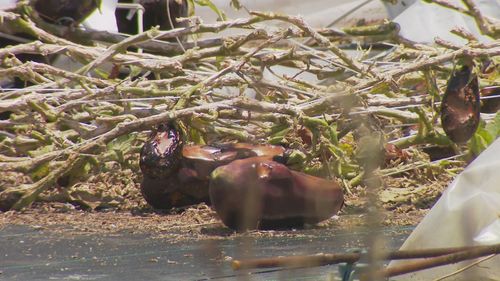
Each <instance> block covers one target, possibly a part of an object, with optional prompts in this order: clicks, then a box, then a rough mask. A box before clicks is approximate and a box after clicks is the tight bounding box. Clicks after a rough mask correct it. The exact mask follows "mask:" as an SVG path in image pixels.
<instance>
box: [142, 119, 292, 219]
mask: <svg viewBox="0 0 500 281" xmlns="http://www.w3.org/2000/svg"><path fill="white" fill-rule="evenodd" d="M284 151H285V150H284V148H282V147H280V146H273V145H253V144H245V143H236V144H220V145H214V146H208V145H203V146H202V145H184V143H183V140H182V138H181V136H180V134H179V133H178V130H177V129H176V128H175V126H174V125H172V124H161V125H159V126H158V128H157V129H156V130H155V131H154V132H153V133H152V134H151V135H150V137H149V138H148V140H147V141H146V143H145V144H144V146H143V147H142V149H141V154H140V161H139V165H140V168H141V171H142V174H143V180H142V183H141V192H142V195H143V197H144V199H146V202H148V204H150V205H151V206H153V207H154V208H157V209H170V208H172V207H184V206H188V205H193V204H197V203H201V202H206V203H209V195H208V186H209V179H210V173H212V171H213V170H214V169H216V168H217V167H219V166H221V165H226V164H229V163H230V162H232V161H234V160H236V159H242V158H248V157H255V156H263V157H267V158H268V159H271V158H272V157H274V156H276V155H279V156H281V155H282V154H283V153H284Z"/></svg>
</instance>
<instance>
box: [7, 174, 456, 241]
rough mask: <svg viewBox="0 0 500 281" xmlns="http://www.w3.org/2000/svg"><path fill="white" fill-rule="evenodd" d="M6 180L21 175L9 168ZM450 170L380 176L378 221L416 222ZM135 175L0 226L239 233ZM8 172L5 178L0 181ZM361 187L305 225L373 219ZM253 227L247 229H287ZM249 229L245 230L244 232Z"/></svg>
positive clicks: (15, 214)
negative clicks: (332, 211)
mask: <svg viewBox="0 0 500 281" xmlns="http://www.w3.org/2000/svg"><path fill="white" fill-rule="evenodd" d="M9 176H10V180H8V181H10V182H11V183H12V182H15V183H18V184H20V183H22V182H25V180H26V179H23V178H22V177H19V176H15V175H13V174H10V175H9ZM453 176H454V174H453V173H446V172H442V171H435V170H430V169H429V170H426V169H423V170H422V169H420V170H418V172H415V171H412V172H410V173H407V174H404V173H402V174H399V175H398V177H383V185H382V187H381V188H380V190H378V191H377V192H378V195H379V196H378V197H379V202H377V203H378V206H380V208H378V210H379V212H378V216H376V218H377V219H378V220H379V223H380V224H381V225H383V226H404V225H416V224H418V222H419V221H420V220H421V219H422V218H423V217H424V216H425V214H426V213H427V212H428V211H429V209H430V208H431V207H432V205H433V204H434V203H435V202H436V201H437V199H438V198H439V196H440V195H441V193H442V191H443V190H444V189H445V188H446V186H447V185H448V184H449V183H450V182H451V180H452V179H453ZM138 177H139V176H138V175H137V173H134V172H133V171H131V170H120V171H119V172H117V171H114V172H107V173H101V174H99V175H96V176H93V177H91V178H90V179H88V180H87V181H86V182H85V183H78V184H76V185H74V186H73V187H72V188H71V189H69V190H64V188H63V187H61V186H56V187H54V188H53V189H51V190H50V191H48V192H46V193H44V194H43V195H42V196H41V197H40V200H39V201H37V202H36V203H34V204H33V205H32V206H31V207H30V208H27V209H24V210H22V211H8V212H4V213H1V212H0V229H1V228H2V227H5V226H6V225H9V224H16V225H29V226H32V227H35V228H43V229H52V230H54V231H64V232H68V231H70V232H72V231H73V232H78V233H113V232H122V231H126V232H134V233H138V232H144V233H150V234H152V235H154V236H167V237H169V238H172V239H216V238H224V237H228V236H235V235H241V234H238V233H235V232H233V231H231V230H230V229H228V228H226V227H225V226H224V225H223V224H222V223H221V221H220V220H219V218H218V217H217V214H216V213H215V211H213V210H212V209H211V208H210V207H209V206H207V205H206V204H199V205H194V206H190V207H186V208H183V209H171V210H167V211H159V210H154V209H152V208H151V207H149V206H148V205H147V203H146V202H145V201H144V199H143V198H142V196H141V194H140V191H139V184H138V182H139V178H138ZM7 178H8V177H5V178H4V183H5V181H7ZM366 198H367V196H366V188H365V187H362V186H357V187H351V188H350V189H349V192H346V201H345V206H344V207H343V209H342V210H341V212H340V213H339V214H338V215H336V216H334V217H332V218H331V219H329V220H326V221H324V222H322V223H320V224H318V225H315V226H308V227H310V228H332V229H345V230H348V229H350V228H354V227H363V226H367V225H373V221H372V220H373V216H371V214H370V213H369V212H368V210H372V209H373V208H370V207H371V205H370V204H368V201H367V199H366ZM289 233H290V232H280V231H254V232H251V233H250V235H255V236H262V235H288V234H289ZM247 235H248V234H247Z"/></svg>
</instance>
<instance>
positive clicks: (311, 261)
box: [231, 244, 500, 270]
mask: <svg viewBox="0 0 500 281" xmlns="http://www.w3.org/2000/svg"><path fill="white" fill-rule="evenodd" d="M495 246H497V247H499V249H500V244H498V245H493V246H467V247H453V248H436V249H418V250H401V251H393V252H389V253H388V254H387V255H386V256H385V257H384V259H385V260H402V259H420V258H433V257H441V256H445V255H450V254H454V253H458V252H470V251H474V252H478V251H479V252H481V253H482V251H486V252H489V251H491V248H492V247H495ZM361 255H362V254H361V253H342V254H316V255H303V256H288V257H270V258H258V259H248V260H234V261H233V262H232V264H231V266H232V267H233V269H234V270H240V269H252V268H269V267H314V266H322V265H329V264H337V263H344V262H345V263H353V262H357V261H359V260H360V258H361ZM484 255H487V254H484Z"/></svg>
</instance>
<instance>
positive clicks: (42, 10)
mask: <svg viewBox="0 0 500 281" xmlns="http://www.w3.org/2000/svg"><path fill="white" fill-rule="evenodd" d="M101 1H102V0H35V1H34V2H35V4H34V7H35V10H36V11H37V13H38V15H39V16H40V17H41V18H42V19H44V20H45V21H47V22H50V23H53V24H60V25H73V26H76V25H78V24H79V23H81V22H82V21H83V20H84V19H85V18H87V17H88V16H89V15H90V14H91V13H92V12H94V11H95V10H96V9H97V8H99V7H100V6H101Z"/></svg>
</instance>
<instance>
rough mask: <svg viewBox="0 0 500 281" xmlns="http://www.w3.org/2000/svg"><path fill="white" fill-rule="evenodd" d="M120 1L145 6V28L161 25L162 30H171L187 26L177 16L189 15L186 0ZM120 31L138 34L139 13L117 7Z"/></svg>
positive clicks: (116, 14)
mask: <svg viewBox="0 0 500 281" xmlns="http://www.w3.org/2000/svg"><path fill="white" fill-rule="evenodd" d="M118 2H119V3H132V2H134V3H138V4H141V5H142V6H143V7H144V15H143V27H144V30H148V29H151V28H152V27H154V26H157V25H159V26H160V29H161V30H171V29H174V28H177V27H183V26H185V24H184V23H180V22H178V21H177V18H181V17H187V16H188V4H187V1H186V0H138V1H132V0H120V1H118ZM115 16H116V21H117V24H118V31H119V32H122V33H127V34H137V33H138V32H139V31H138V30H137V15H136V14H134V13H131V12H130V11H129V10H125V9H117V10H116V12H115ZM172 24H173V25H172Z"/></svg>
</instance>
